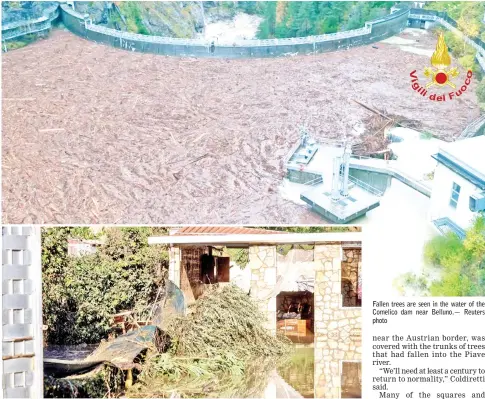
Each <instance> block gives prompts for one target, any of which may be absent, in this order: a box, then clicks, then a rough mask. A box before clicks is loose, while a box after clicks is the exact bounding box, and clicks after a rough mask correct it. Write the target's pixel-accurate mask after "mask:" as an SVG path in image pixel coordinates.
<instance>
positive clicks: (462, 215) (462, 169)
mask: <svg viewBox="0 0 485 399" xmlns="http://www.w3.org/2000/svg"><path fill="white" fill-rule="evenodd" d="M433 158H434V159H436V160H437V161H438V165H437V167H436V169H435V174H434V181H433V191H432V193H431V206H430V217H431V220H432V222H433V224H434V225H435V226H436V227H437V228H438V230H439V231H440V232H442V233H444V232H446V231H450V230H452V231H454V232H456V233H457V234H458V235H460V236H461V237H463V236H464V230H465V229H466V228H467V227H469V226H470V225H471V224H472V223H473V220H474V218H475V217H476V216H478V213H479V212H480V211H485V136H477V137H473V138H469V139H465V140H460V141H456V142H453V143H447V144H445V145H443V147H442V148H440V150H439V151H438V153H437V154H435V155H433Z"/></svg>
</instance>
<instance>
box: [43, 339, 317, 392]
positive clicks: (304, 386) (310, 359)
mask: <svg viewBox="0 0 485 399" xmlns="http://www.w3.org/2000/svg"><path fill="white" fill-rule="evenodd" d="M97 346H98V345H49V346H48V347H46V348H44V357H45V358H51V359H63V360H81V359H84V358H86V357H87V356H88V355H90V354H91V353H92V352H93V351H94V350H95V349H96V348H97ZM214 377H215V376H214ZM161 382H162V381H160V380H152V381H150V383H149V384H147V385H148V386H149V389H150V390H151V394H152V395H153V394H158V396H159V397H168V396H169V395H168V392H169V391H171V390H173V391H175V392H177V391H178V392H183V394H184V396H186V397H201V396H206V397H213V398H231V397H241V398H242V397H244V398H253V397H263V398H268V399H269V398H275V397H276V398H295V399H296V398H301V397H304V398H313V397H314V349H313V348H311V347H300V348H297V347H295V349H294V350H293V351H292V352H291V354H290V355H288V356H285V357H283V358H281V359H279V360H276V361H273V360H271V359H268V360H267V361H252V362H250V364H249V366H248V367H247V369H246V372H245V373H243V374H242V375H239V376H233V377H231V378H222V379H221V378H214V379H210V378H209V380H207V381H204V383H201V382H202V381H200V379H198V378H193V379H190V378H189V379H186V380H184V381H183V384H181V383H182V381H179V382H178V383H177V382H174V381H169V380H165V381H163V384H162V385H161V386H158V384H160V383H161ZM145 393H146V392H136V390H135V391H130V392H129V395H128V396H130V397H143V395H144V394H145Z"/></svg>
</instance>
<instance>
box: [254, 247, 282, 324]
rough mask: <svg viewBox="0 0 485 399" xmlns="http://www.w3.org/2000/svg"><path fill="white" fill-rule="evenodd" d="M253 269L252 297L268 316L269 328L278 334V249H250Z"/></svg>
mask: <svg viewBox="0 0 485 399" xmlns="http://www.w3.org/2000/svg"><path fill="white" fill-rule="evenodd" d="M248 267H249V268H250V269H251V296H252V297H254V298H255V299H256V300H257V301H258V304H259V307H260V309H261V311H262V312H264V313H266V314H267V315H268V323H267V328H268V329H269V330H271V331H273V332H274V333H276V294H277V292H275V286H276V247H275V246H251V247H249V264H248Z"/></svg>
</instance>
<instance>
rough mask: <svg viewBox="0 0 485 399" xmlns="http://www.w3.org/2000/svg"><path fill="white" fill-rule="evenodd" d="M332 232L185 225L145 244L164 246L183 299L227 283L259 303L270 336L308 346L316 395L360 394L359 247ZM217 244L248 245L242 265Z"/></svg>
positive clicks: (190, 299)
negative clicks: (276, 230) (332, 239)
mask: <svg viewBox="0 0 485 399" xmlns="http://www.w3.org/2000/svg"><path fill="white" fill-rule="evenodd" d="M333 235H335V239H334V241H331V242H329V241H328V237H329V235H328V234H327V233H313V234H292V233H285V232H275V231H271V230H261V229H249V228H233V227H220V228H219V227H185V228H180V229H174V230H172V231H171V234H170V235H168V236H162V237H151V238H150V239H149V242H150V243H152V244H169V245H170V250H169V251H170V252H169V253H170V264H169V278H170V280H171V281H173V282H174V283H175V285H177V286H178V287H180V289H181V290H182V292H183V293H184V296H185V298H187V301H188V302H189V303H190V301H194V300H197V298H198V297H199V296H200V295H202V294H203V293H204V291H205V290H206V289H207V288H208V287H210V286H211V285H212V284H222V285H224V284H229V283H233V284H235V285H237V286H239V287H240V288H241V289H242V290H243V291H244V292H247V293H248V295H250V296H251V297H253V298H254V299H255V300H256V301H257V303H258V304H259V307H260V310H261V311H262V312H263V313H264V314H265V315H266V318H267V322H266V327H267V329H269V330H270V331H271V332H272V334H283V335H285V336H287V337H288V338H289V339H290V340H291V341H292V342H293V343H294V344H295V345H297V346H300V347H302V348H305V347H306V348H308V347H310V348H313V353H312V355H313V357H314V364H315V366H314V397H318V398H338V397H342V398H360V397H361V363H360V362H361V305H362V288H361V284H362V280H361V265H362V246H361V242H360V241H356V240H352V239H351V237H350V235H349V233H342V234H341V235H339V234H337V233H333ZM223 248H232V249H240V250H245V251H247V264H246V265H242V266H241V265H237V264H235V263H234V262H231V260H230V258H229V257H227V255H224V254H223ZM287 382H288V383H290V384H291V382H290V381H287ZM311 397H313V395H312V396H311Z"/></svg>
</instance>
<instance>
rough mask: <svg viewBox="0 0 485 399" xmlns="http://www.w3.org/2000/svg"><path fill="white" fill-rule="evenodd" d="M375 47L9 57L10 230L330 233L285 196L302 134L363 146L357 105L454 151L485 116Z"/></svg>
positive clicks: (42, 51) (6, 149) (406, 56)
mask: <svg viewBox="0 0 485 399" xmlns="http://www.w3.org/2000/svg"><path fill="white" fill-rule="evenodd" d="M411 36H412V35H411ZM411 36H410V35H409V34H405V35H404V36H403V37H407V38H408V39H409V38H410V37H411ZM411 38H412V37H411ZM418 39H419V42H418V43H416V46H417V47H422V48H427V49H433V47H434V45H435V38H433V37H431V34H429V35H418ZM374 47H377V48H374ZM374 47H373V46H366V47H361V48H355V49H351V50H347V51H342V52H338V53H328V54H321V55H316V56H294V57H289V58H276V59H243V60H221V59H187V58H171V57H164V56H157V55H151V54H139V53H133V52H128V51H123V50H118V49H114V48H110V47H107V46H104V45H100V44H95V43H93V42H89V41H85V40H83V39H80V38H78V37H76V36H74V35H72V34H71V33H69V32H64V31H55V32H53V34H52V35H51V37H50V38H49V39H47V40H42V41H39V42H37V43H34V44H32V45H30V46H28V47H26V48H23V49H19V50H16V51H12V52H9V53H7V54H4V56H3V149H2V150H3V199H4V202H3V212H4V213H3V221H4V223H5V222H8V223H30V222H35V223H251V224H258V223H266V224H269V223H321V222H324V221H322V219H321V218H319V217H318V216H316V215H313V214H312V213H310V212H309V211H308V210H307V209H306V208H304V207H302V206H301V205H296V204H294V203H291V202H289V201H287V200H285V199H283V198H282V197H281V196H280V194H279V193H278V186H279V185H280V183H281V179H282V178H283V176H284V167H283V164H284V159H285V157H286V155H287V152H288V150H289V149H290V147H292V145H293V144H294V143H295V142H296V141H297V139H298V126H299V125H306V126H307V128H308V129H309V130H310V132H312V134H313V135H314V136H315V137H316V138H318V139H324V138H339V137H344V136H346V135H347V136H348V135H355V134H356V132H358V131H361V130H362V123H363V121H364V120H366V118H368V117H369V115H370V113H369V111H368V110H366V109H364V108H363V107H361V106H360V105H358V104H356V103H355V102H353V101H352V99H357V100H359V101H361V102H362V103H364V104H366V105H369V106H371V107H374V108H378V109H380V110H385V111H386V112H387V113H388V114H391V115H400V116H402V117H404V118H408V119H412V120H417V121H419V122H421V123H422V124H424V125H425V126H426V129H428V130H429V131H432V132H434V133H436V134H438V135H442V136H444V137H447V138H448V139H449V138H451V137H452V136H456V135H458V134H459V133H460V132H461V130H462V129H463V128H464V127H465V126H466V124H467V123H468V122H469V121H471V120H472V119H474V118H475V117H477V116H478V113H479V111H478V106H477V100H476V96H475V94H474V93H473V90H470V91H467V92H466V93H465V94H466V95H463V96H461V97H460V98H459V99H457V100H455V101H449V102H445V103H434V102H431V101H429V100H427V99H425V98H422V97H420V96H419V95H418V94H416V93H415V92H414V91H413V90H412V89H411V88H410V78H409V73H410V72H411V71H412V70H413V69H418V70H419V71H421V70H422V69H423V68H424V67H425V66H429V57H428V56H426V55H422V54H421V55H419V54H415V53H413V52H409V51H403V50H402V49H401V48H400V47H399V45H397V44H384V43H378V44H376V45H374ZM473 87H474V84H472V89H473ZM378 134H381V133H378Z"/></svg>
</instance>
